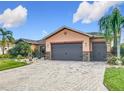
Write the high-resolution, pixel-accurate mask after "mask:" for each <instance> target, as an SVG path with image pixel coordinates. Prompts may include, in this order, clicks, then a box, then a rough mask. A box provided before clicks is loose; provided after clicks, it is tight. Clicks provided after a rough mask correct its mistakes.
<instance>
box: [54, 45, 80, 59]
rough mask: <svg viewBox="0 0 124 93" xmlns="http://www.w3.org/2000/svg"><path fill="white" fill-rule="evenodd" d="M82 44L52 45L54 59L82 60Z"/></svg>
mask: <svg viewBox="0 0 124 93" xmlns="http://www.w3.org/2000/svg"><path fill="white" fill-rule="evenodd" d="M81 50H82V44H81V43H80V44H52V59H55V60H82V58H81V54H82V51H81Z"/></svg>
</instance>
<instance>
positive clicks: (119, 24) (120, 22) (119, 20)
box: [111, 8, 124, 57]
mask: <svg viewBox="0 0 124 93" xmlns="http://www.w3.org/2000/svg"><path fill="white" fill-rule="evenodd" d="M111 16H112V19H111V23H112V30H113V35H114V47H115V49H116V52H117V57H120V40H121V30H122V28H123V27H124V17H123V16H122V15H121V13H120V10H119V9H118V8H115V9H114V10H113V12H112V15H111Z"/></svg>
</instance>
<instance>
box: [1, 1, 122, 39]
mask: <svg viewBox="0 0 124 93" xmlns="http://www.w3.org/2000/svg"><path fill="white" fill-rule="evenodd" d="M80 3H81V2H79V1H73V2H72V1H68V2H67V1H63V2H53V1H52V2H50V1H49V2H48V1H47V2H43V1H40V2H34V1H33V2H25V1H23V2H19V1H16V2H12V1H7V2H0V15H1V14H2V13H3V12H4V10H6V9H7V8H10V9H15V8H16V7H18V6H19V5H21V6H23V7H25V8H26V9H27V19H26V21H25V23H23V24H22V25H20V26H18V27H11V28H8V29H9V30H11V31H12V32H13V34H14V37H15V38H16V39H19V38H27V39H34V40H38V39H41V38H42V37H43V36H45V35H46V34H49V33H51V32H53V31H55V30H56V29H58V28H59V27H61V26H63V25H66V26H69V27H71V28H75V29H78V30H80V31H83V32H94V31H95V32H96V31H99V26H98V21H93V22H91V23H89V24H86V23H82V22H81V21H78V22H75V23H73V15H74V13H76V11H77V9H78V7H79V5H80ZM90 3H92V2H90ZM119 8H120V10H121V13H122V15H123V16H124V4H121V5H119ZM111 11H112V8H109V11H108V12H107V13H105V14H108V13H111Z"/></svg>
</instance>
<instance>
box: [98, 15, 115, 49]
mask: <svg viewBox="0 0 124 93" xmlns="http://www.w3.org/2000/svg"><path fill="white" fill-rule="evenodd" d="M99 25H100V31H101V32H102V34H103V36H104V38H105V39H106V42H107V44H108V45H109V48H111V43H112V40H113V35H112V28H111V16H103V17H102V18H101V19H100V20H99Z"/></svg>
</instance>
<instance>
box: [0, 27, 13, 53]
mask: <svg viewBox="0 0 124 93" xmlns="http://www.w3.org/2000/svg"><path fill="white" fill-rule="evenodd" d="M0 36H1V37H2V38H1V41H0V44H1V46H2V53H3V55H4V51H5V47H6V46H7V44H10V43H14V37H13V33H12V32H11V31H8V30H7V29H6V28H0Z"/></svg>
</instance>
